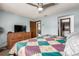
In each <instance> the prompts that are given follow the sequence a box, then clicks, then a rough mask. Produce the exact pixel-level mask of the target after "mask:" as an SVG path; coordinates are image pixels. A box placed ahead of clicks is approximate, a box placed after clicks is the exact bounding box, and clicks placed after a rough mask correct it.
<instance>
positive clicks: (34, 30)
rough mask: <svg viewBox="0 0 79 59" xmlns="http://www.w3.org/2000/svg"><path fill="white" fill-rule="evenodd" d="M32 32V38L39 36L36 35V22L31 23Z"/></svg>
mask: <svg viewBox="0 0 79 59" xmlns="http://www.w3.org/2000/svg"><path fill="white" fill-rule="evenodd" d="M30 32H31V37H32V38H34V37H36V36H37V34H36V22H34V21H30Z"/></svg>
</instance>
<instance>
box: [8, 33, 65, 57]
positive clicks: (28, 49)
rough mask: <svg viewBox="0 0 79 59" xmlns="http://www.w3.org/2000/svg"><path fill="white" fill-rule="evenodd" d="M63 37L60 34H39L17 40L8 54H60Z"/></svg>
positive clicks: (63, 44)
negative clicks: (39, 35)
mask: <svg viewBox="0 0 79 59" xmlns="http://www.w3.org/2000/svg"><path fill="white" fill-rule="evenodd" d="M64 47H65V38H64V37H60V36H50V35H47V36H41V37H36V38H32V39H28V40H24V41H20V42H17V43H16V44H15V45H14V46H13V48H12V49H11V50H10V51H9V54H16V55H18V56H62V55H63V54H64Z"/></svg>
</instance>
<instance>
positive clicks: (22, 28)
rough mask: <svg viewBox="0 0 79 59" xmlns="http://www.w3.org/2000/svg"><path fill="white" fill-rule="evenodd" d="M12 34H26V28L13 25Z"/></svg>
mask: <svg viewBox="0 0 79 59" xmlns="http://www.w3.org/2000/svg"><path fill="white" fill-rule="evenodd" d="M14 32H26V26H23V25H14Z"/></svg>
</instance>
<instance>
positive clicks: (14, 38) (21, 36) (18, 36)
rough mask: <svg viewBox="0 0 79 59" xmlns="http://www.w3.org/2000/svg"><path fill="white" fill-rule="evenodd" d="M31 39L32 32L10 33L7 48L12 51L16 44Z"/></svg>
mask: <svg viewBox="0 0 79 59" xmlns="http://www.w3.org/2000/svg"><path fill="white" fill-rule="evenodd" d="M29 38H31V33H30V32H12V33H11V32H9V33H8V34H7V47H8V48H9V49H10V48H12V47H13V45H14V44H15V43H16V42H18V41H22V40H26V39H29Z"/></svg>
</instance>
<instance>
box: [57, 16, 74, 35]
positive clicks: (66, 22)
mask: <svg viewBox="0 0 79 59" xmlns="http://www.w3.org/2000/svg"><path fill="white" fill-rule="evenodd" d="M72 32H74V17H73V16H66V17H61V18H59V21H58V35H59V36H68V35H69V34H70V33H72Z"/></svg>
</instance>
